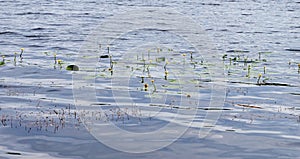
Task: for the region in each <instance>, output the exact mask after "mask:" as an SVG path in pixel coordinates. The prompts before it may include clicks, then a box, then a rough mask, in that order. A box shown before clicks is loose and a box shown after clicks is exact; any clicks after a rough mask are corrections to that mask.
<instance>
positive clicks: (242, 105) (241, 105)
mask: <svg viewBox="0 0 300 159" xmlns="http://www.w3.org/2000/svg"><path fill="white" fill-rule="evenodd" d="M236 106H239V107H246V108H256V109H263V108H262V107H260V106H255V105H249V104H236Z"/></svg>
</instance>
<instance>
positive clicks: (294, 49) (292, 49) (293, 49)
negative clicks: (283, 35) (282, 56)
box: [285, 48, 300, 52]
mask: <svg viewBox="0 0 300 159" xmlns="http://www.w3.org/2000/svg"><path fill="white" fill-rule="evenodd" d="M285 50H286V51H297V52H300V48H287V49H285Z"/></svg>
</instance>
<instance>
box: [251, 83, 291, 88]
mask: <svg viewBox="0 0 300 159" xmlns="http://www.w3.org/2000/svg"><path fill="white" fill-rule="evenodd" d="M257 85H265V86H287V87H292V85H290V84H286V83H258V84H257Z"/></svg>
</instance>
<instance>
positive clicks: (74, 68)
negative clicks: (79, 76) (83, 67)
mask: <svg viewBox="0 0 300 159" xmlns="http://www.w3.org/2000/svg"><path fill="white" fill-rule="evenodd" d="M66 70H68V71H79V67H78V66H77V65H68V66H67V67H66Z"/></svg>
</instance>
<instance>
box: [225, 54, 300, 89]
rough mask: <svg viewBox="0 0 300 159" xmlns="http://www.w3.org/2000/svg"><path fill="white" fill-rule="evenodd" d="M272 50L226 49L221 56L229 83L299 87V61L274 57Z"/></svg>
mask: <svg viewBox="0 0 300 159" xmlns="http://www.w3.org/2000/svg"><path fill="white" fill-rule="evenodd" d="M273 54H276V53H272V52H258V53H251V52H250V51H248V50H228V51H227V53H226V54H224V55H223V56H222V59H223V62H224V64H225V69H226V72H227V76H228V79H229V80H228V81H229V82H230V83H244V84H249V85H251V84H253V85H259V86H263V85H265V86H287V87H299V83H298V82H295V80H290V79H291V78H294V79H296V78H297V77H299V74H300V62H299V61H296V62H292V61H290V60H284V59H279V60H278V59H276V58H275V57H273Z"/></svg>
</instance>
